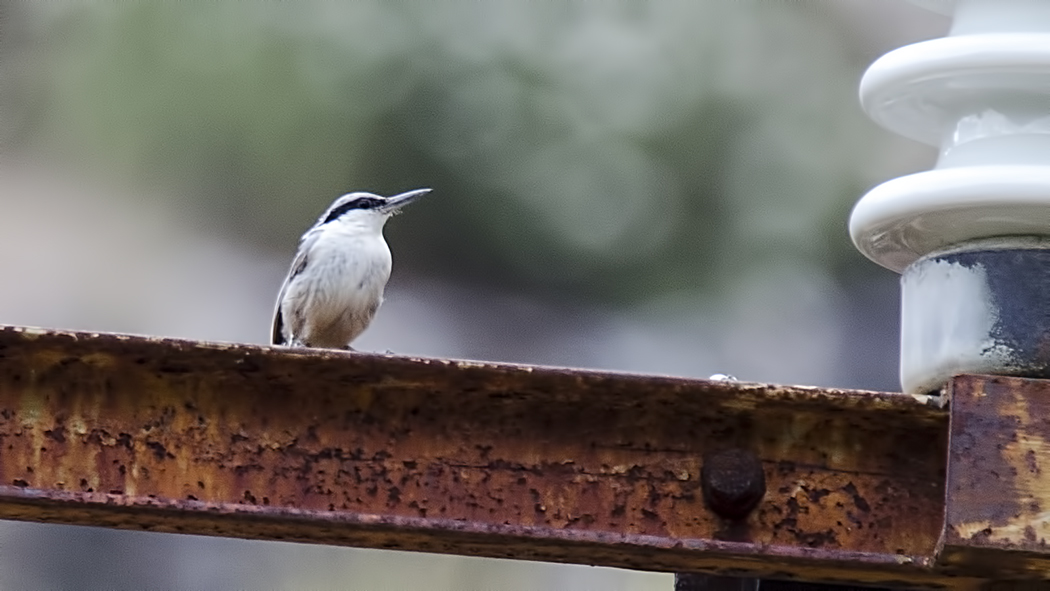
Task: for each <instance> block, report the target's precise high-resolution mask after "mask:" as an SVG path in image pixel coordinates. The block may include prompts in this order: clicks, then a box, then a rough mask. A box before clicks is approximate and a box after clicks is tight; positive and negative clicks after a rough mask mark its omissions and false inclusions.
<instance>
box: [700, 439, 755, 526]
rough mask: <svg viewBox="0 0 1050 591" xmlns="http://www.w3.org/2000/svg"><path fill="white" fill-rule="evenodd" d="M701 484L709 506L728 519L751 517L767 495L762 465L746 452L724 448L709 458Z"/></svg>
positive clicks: (701, 473)
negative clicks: (750, 514)
mask: <svg viewBox="0 0 1050 591" xmlns="http://www.w3.org/2000/svg"><path fill="white" fill-rule="evenodd" d="M700 483H701V487H702V489H703V492H704V500H705V501H707V505H708V507H710V508H711V510H712V511H714V512H715V513H717V514H718V515H719V516H721V517H724V518H726V519H743V518H744V517H747V515H748V513H750V512H751V511H752V510H753V509H754V508H755V507H756V506H758V502H759V501H761V500H762V497H763V496H765V494H766V474H765V472H764V471H763V470H762V462H761V461H759V459H758V456H756V455H755V454H754V453H752V452H750V451H748V450H746V449H739V448H730V449H724V450H721V451H718V452H715V453H712V454H709V455H708V456H706V457H705V458H704V466H703V468H702V469H701V470H700Z"/></svg>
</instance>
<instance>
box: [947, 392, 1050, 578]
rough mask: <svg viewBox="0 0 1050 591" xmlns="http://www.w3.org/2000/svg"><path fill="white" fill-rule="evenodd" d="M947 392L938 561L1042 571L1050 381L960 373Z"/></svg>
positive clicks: (981, 570) (1048, 525) (1009, 571)
mask: <svg viewBox="0 0 1050 591" xmlns="http://www.w3.org/2000/svg"><path fill="white" fill-rule="evenodd" d="M951 397H952V409H951V439H950V441H951V443H950V452H949V460H948V466H949V469H948V482H947V490H948V495H947V504H946V509H945V510H946V513H945V514H946V523H945V532H944V536H943V545H944V550H943V553H942V556H941V559H940V562H941V563H942V564H943V565H945V566H946V567H948V568H951V569H952V570H953V571H955V572H964V573H971V574H977V575H981V576H984V575H989V574H995V575H996V576H999V577H1002V578H1032V577H1036V578H1046V577H1047V575H1046V573H1047V572H1048V569H1050V545H1048V543H1047V539H1048V538H1050V513H1046V512H1044V510H1043V507H1050V475H1048V474H1046V473H1045V471H1044V470H1043V469H1042V466H1043V464H1045V463H1046V461H1047V460H1046V458H1048V457H1050V381H1047V380H1031V379H1022V378H1009V377H993V376H961V377H958V378H956V379H955V380H954V381H953V383H952V384H951Z"/></svg>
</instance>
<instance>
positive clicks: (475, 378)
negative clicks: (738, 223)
mask: <svg viewBox="0 0 1050 591" xmlns="http://www.w3.org/2000/svg"><path fill="white" fill-rule="evenodd" d="M947 429H948V424H947V415H946V413H945V411H944V410H942V409H940V408H937V407H936V406H934V405H932V404H930V403H929V400H927V399H925V398H921V397H907V396H902V395H894V394H882V393H872V392H845V391H836V390H818V389H813V388H790V387H779V386H769V385H759V384H747V383H733V382H708V381H703V380H685V379H675V378H667V377H651V376H635V375H623V374H610V373H600V372H591V371H579V370H568V369H553V368H537V367H521V366H508V365H493V364H480V363H473V362H454V361H444V360H433V359H409V358H401V357H394V356H382V355H365V354H353V353H344V352H336V351H302V350H296V351H290V350H280V349H270V348H265V347H253V346H241V345H217V344H201V343H192V342H186V341H172V340H157V339H145V338H136V337H123V336H116V335H87V334H82V333H56V332H44V331H26V330H20V329H15V328H0V485H2V486H0V516H3V517H7V518H15V519H31V520H42V521H55V522H66V523H85V524H94V525H107V526H113V527H124V528H142V529H154V530H158V531H181V532H187V533H202V534H215V535H224V536H237V537H253V538H266V539H287V540H299V541H310V542H319V543H332V544H348V545H358V546H370V547H377V548H400V549H410V550H423V551H434V552H444V553H455V554H478V555H486V556H507V557H513V558H526V559H541V560H555V561H562V562H579V563H587V564H604V565H610V566H623V567H629V568H639V569H645V570H668V571H690V570H696V571H699V570H713V571H723V572H726V571H728V570H734V569H735V570H734V572H754V573H757V574H764V575H775V576H777V577H779V578H783V577H801V578H805V579H814V580H836V579H837V580H853V581H858V582H865V581H866V582H882V583H886V582H887V581H889V582H892V581H907V582H908V583H909V584H912V585H914V584H923V585H926V586H928V587H929V588H944V587H945V586H952V587H953V588H966V585H969V584H970V583H968V582H967V581H965V580H962V579H959V580H954V579H952V580H949V579H945V578H944V577H941V576H939V575H936V574H934V573H932V572H931V571H930V570H929V568H930V566H931V565H932V563H933V556H934V551H935V546H936V542H937V539H938V535H939V533H940V530H941V525H942V521H941V519H942V515H943V497H944V490H943V482H944V473H943V470H944V458H945V456H946V453H947V452H946V445H947ZM726 447H736V448H741V449H747V450H750V451H751V452H753V453H754V454H756V455H757V456H758V458H759V459H760V461H761V463H762V465H763V467H764V470H765V477H766V484H767V490H766V494H765V496H764V497H763V498H762V501H761V502H760V503H759V504H758V506H757V508H756V509H755V510H754V511H753V512H751V513H750V515H749V516H748V517H747V519H746V520H744V521H742V522H726V521H723V520H722V519H720V518H719V517H718V516H716V515H714V514H713V513H711V512H710V511H709V509H707V508H706V507H705V506H704V503H703V499H702V494H701V491H700V472H701V462H702V460H701V458H702V457H703V456H704V455H705V454H706V453H709V452H712V451H717V450H719V449H723V448H726Z"/></svg>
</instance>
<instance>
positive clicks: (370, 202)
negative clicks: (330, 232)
mask: <svg viewBox="0 0 1050 591" xmlns="http://www.w3.org/2000/svg"><path fill="white" fill-rule="evenodd" d="M382 203H383V200H381V199H376V198H375V197H358V198H357V199H354V200H353V201H348V202H346V203H344V204H342V205H340V206H339V207H337V208H335V209H333V210H332V211H331V212H329V213H328V217H326V218H325V219H324V221H323V222H321V224H322V225H324V224H327V223H328V222H330V221H332V220H335V219H339V216H341V215H343V214H344V213H346V212H348V211H351V210H354V209H375V208H376V207H379V206H380V205H382Z"/></svg>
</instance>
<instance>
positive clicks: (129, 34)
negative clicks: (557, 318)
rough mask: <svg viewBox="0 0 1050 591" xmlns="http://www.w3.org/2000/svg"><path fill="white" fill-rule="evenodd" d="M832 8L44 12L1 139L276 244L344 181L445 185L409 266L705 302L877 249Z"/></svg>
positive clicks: (420, 5)
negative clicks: (855, 240) (851, 215)
mask: <svg viewBox="0 0 1050 591" xmlns="http://www.w3.org/2000/svg"><path fill="white" fill-rule="evenodd" d="M816 4H817V3H815V2H777V1H759V0H753V1H747V0H739V1H736V0H709V1H696V0H665V1H658V2H656V1H653V2H647V1H640V0H639V1H630V0H622V1H616V2H569V3H547V2H513V1H505V2H477V1H465V0H463V1H458V0H446V1H443V2H424V1H418V2H409V1H404V2H386V1H378V0H371V1H369V0H356V1H354V2H295V3H292V2H260V3H254V2H232V1H227V2H79V3H78V2H71V3H25V4H24V5H22V6H20V7H17V11H18V12H19V15H20V18H21V19H22V20H20V23H25V26H27V27H29V29H30V31H31V33H23V34H22V35H21V39H23V41H22V42H21V43H20V44H19V45H18V47H16V48H14V49H15V50H17V51H15V52H14V53H11V50H10V49H9V50H8V52H7V55H8V56H14V57H10V59H6V60H5V61H6V63H5V66H4V70H5V71H4V76H5V78H6V79H7V80H8V81H13V82H14V83H13V86H14V88H13V89H12V88H10V87H9V89H8V91H6V92H5V96H4V100H5V101H6V106H5V109H6V110H8V111H12V110H14V111H17V112H18V116H16V117H14V119H13V121H14V123H13V124H12V123H10V120H9V123H8V124H7V125H6V126H5V133H7V134H9V135H10V137H12V138H16V140H17V141H18V142H20V143H21V144H24V145H25V146H28V147H29V148H30V149H33V150H40V151H45V152H51V153H57V154H61V155H62V156H63V157H65V158H67V159H71V160H73V161H75V162H77V163H78V164H80V165H81V166H84V167H90V168H95V169H98V170H103V171H108V174H111V175H114V176H116V177H117V178H120V179H133V180H134V182H136V183H138V184H139V185H140V186H142V187H150V186H157V187H163V188H164V189H165V191H164V192H166V193H167V194H172V193H176V194H179V195H182V196H184V197H185V199H186V206H187V207H193V208H196V209H198V210H199V211H200V212H202V214H203V215H202V219H206V220H209V221H208V222H206V223H212V224H215V225H216V226H217V229H218V230H221V231H223V232H227V233H234V234H238V235H241V236H244V237H246V238H249V239H251V240H254V241H256V242H258V243H260V244H268V245H272V246H273V247H274V248H275V249H281V251H288V250H289V249H290V245H291V244H293V243H294V240H295V239H296V237H297V236H298V235H299V233H301V232H302V231H303V230H304V229H305V227H306V226H307V225H308V224H309V223H311V222H312V221H313V220H314V219H315V216H316V215H317V213H318V212H319V211H321V210H322V209H323V208H324V207H326V206H327V204H328V203H329V202H330V201H331V199H333V198H334V197H335V196H337V195H339V194H341V193H343V192H347V191H349V190H374V191H377V192H385V193H391V192H395V191H400V190H405V189H409V188H414V187H417V186H432V187H434V189H435V192H434V194H433V195H432V196H431V197H428V199H427V200H425V201H424V202H423V203H421V204H420V205H417V206H413V209H412V211H411V212H410V213H411V214H410V215H406V216H404V217H403V218H399V219H398V220H397V221H396V222H395V223H393V224H391V227H390V229H389V231H388V234H389V235H390V236H391V240H392V241H393V242H395V243H396V247H395V249H394V250H395V254H396V257H397V258H398V266H399V272H407V270H412V271H414V272H416V273H424V274H430V275H438V276H443V277H447V278H450V279H453V280H456V281H467V282H477V283H483V284H487V285H493V286H497V287H500V288H504V289H528V290H531V291H533V292H540V293H547V294H548V295H549V296H551V297H562V298H569V297H572V298H582V299H586V300H589V301H597V302H605V303H632V302H640V301H645V300H650V299H653V298H655V297H660V295H661V294H670V293H679V292H686V293H694V294H696V293H700V294H702V293H710V292H711V291H712V290H717V289H718V287H719V286H722V285H725V284H726V283H731V282H732V281H733V280H735V279H736V278H739V277H743V276H744V275H746V274H747V273H748V272H749V271H750V270H754V271H755V272H761V270H762V269H768V268H771V267H779V266H792V265H807V266H811V267H813V266H816V267H819V268H823V269H825V270H827V271H835V270H837V269H841V268H842V267H843V261H844V260H850V261H852V260H857V259H859V255H857V254H856V253H855V252H854V251H853V250H852V248H851V247H850V246H849V243H848V239H847V237H846V230H845V215H844V213H845V212H846V211H848V207H849V206H850V204H852V202H853V201H854V200H855V199H856V198H857V196H858V195H859V193H860V188H861V187H863V186H864V185H865V184H866V183H867V182H868V180H867V179H866V177H865V172H864V170H863V167H864V163H865V162H866V160H867V159H868V158H869V157H870V156H871V153H872V151H873V150H875V149H876V148H877V146H875V144H874V143H873V137H874V134H873V130H874V128H873V126H871V125H870V124H868V123H867V122H866V121H865V120H864V118H863V115H862V114H861V112H860V110H859V108H858V107H857V105H856V100H855V98H854V97H855V88H856V81H857V76H858V74H859V71H860V64H857V63H853V62H851V61H850V59H849V55H850V54H849V52H848V50H847V48H848V45H849V43H848V40H847V39H843V38H842V37H841V36H840V35H839V33H838V32H837V29H836V23H835V21H834V19H833V18H831V17H829V16H828V15H827V14H826V13H825V12H821V11H818V10H814V9H813V7H814V6H815V5H816ZM871 268H872V269H874V267H871Z"/></svg>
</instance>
